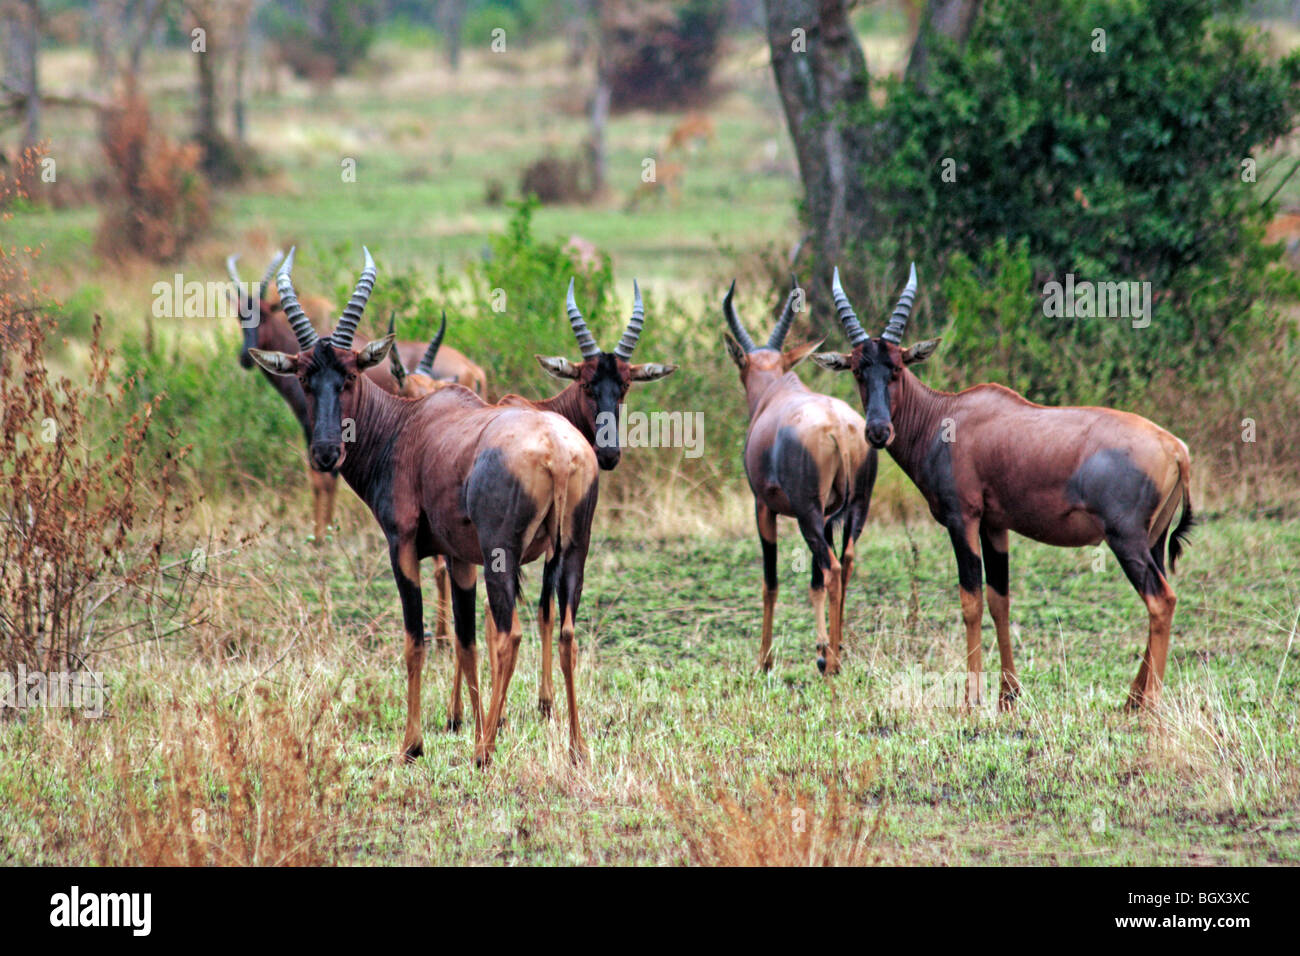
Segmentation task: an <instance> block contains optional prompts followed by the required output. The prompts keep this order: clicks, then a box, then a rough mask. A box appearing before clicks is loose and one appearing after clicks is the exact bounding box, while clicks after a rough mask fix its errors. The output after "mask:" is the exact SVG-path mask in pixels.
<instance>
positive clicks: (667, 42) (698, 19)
mask: <svg viewBox="0 0 1300 956" xmlns="http://www.w3.org/2000/svg"><path fill="white" fill-rule="evenodd" d="M726 14H727V8H726V4H725V3H723V2H722V0H685V2H681V0H676V2H670V0H649V2H647V0H609V2H606V3H603V4H602V5H601V15H600V46H601V55H602V57H603V58H604V59H605V62H606V64H607V73H608V76H609V84H610V107H611V109H613V110H614V111H615V112H618V111H625V110H634V109H650V110H666V111H674V110H680V109H682V108H684V107H689V106H697V105H699V104H701V103H703V102H705V101H706V100H707V99H708V98H709V96H710V94H711V93H712V89H711V86H710V77H711V76H712V73H713V67H714V66H715V65H716V64H717V61H718V50H719V47H720V45H721V43H722V28H723V26H724V24H725V22H726Z"/></svg>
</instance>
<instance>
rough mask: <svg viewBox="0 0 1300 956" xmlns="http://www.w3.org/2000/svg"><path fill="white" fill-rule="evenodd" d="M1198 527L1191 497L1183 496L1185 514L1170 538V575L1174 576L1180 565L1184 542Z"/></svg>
mask: <svg viewBox="0 0 1300 956" xmlns="http://www.w3.org/2000/svg"><path fill="white" fill-rule="evenodd" d="M1195 526H1196V516H1195V515H1194V514H1192V499H1191V496H1190V495H1187V494H1184V496H1183V513H1182V516H1181V517H1180V518H1179V519H1178V525H1177V526H1176V527H1175V528H1174V533H1173V535H1172V536H1171V537H1170V538H1169V573H1170V574H1173V573H1174V571H1175V570H1176V568H1177V565H1178V558H1179V556H1180V555H1181V554H1182V553H1183V542H1184V541H1186V540H1187V535H1188V533H1189V532H1190V531H1191V530H1192V528H1194V527H1195Z"/></svg>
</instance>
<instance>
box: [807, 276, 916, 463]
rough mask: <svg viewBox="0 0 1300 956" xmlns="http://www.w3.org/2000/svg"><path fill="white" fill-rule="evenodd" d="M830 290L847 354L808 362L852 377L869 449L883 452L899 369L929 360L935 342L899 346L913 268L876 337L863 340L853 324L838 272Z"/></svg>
mask: <svg viewBox="0 0 1300 956" xmlns="http://www.w3.org/2000/svg"><path fill="white" fill-rule="evenodd" d="M831 291H832V292H833V293H834V296H835V310H836V312H837V313H838V314H839V317H840V323H841V324H842V325H843V326H844V331H845V332H846V333H848V336H849V341H850V342H851V343H853V351H852V352H847V353H845V352H819V353H818V354H817V355H814V356H813V361H814V362H816V363H817V364H818V365H820V366H821V367H822V368H824V369H829V370H830V371H832V372H844V371H851V372H853V378H854V380H855V381H856V382H857V383H858V394H859V395H860V396H861V398H862V408H863V411H864V413H865V416H866V420H867V428H866V439H867V441H868V442H869V443H870V444H871V446H872V447H873V448H887V447H888V446H889V445H890V443H891V442H893V440H894V411H895V408H896V403H897V400H898V399H897V392H898V381H899V378H900V377H901V376H902V374H903V369H904V368H905V367H906V366H908V365H911V364H913V363H915V362H923V361H925V360H926V359H927V358H929V357H930V354H931V353H932V352H933V351H934V350H935V349H936V348H937V347H938V345H939V341H940V340H939V339H930V340H928V341H925V342H918V343H917V344H916V345H913V346H911V347H910V348H906V349H905V348H902V345H901V343H902V341H903V332H904V331H906V329H907V319H908V317H909V316H910V315H911V313H912V303H913V302H914V301H915V300H916V266H915V265H913V266H912V270H911V274H910V275H909V276H908V279H907V285H906V286H905V287H904V288H903V295H902V297H901V298H900V299H899V300H898V305H897V306H895V307H894V314H893V315H891V316H890V317H889V324H888V325H886V326H885V331H884V332H883V333H881V335H880V336H879V338H874V339H873V338H871V337H869V336H868V335H867V333H866V332H865V331H864V330H863V328H862V325H861V324H860V323H859V322H858V317H857V316H856V315H855V314H854V313H853V306H851V305H850V304H849V299H848V296H846V295H845V294H844V288H843V287H842V286H841V285H840V270H839V269H836V270H835V276H834V278H833V279H832V281H831Z"/></svg>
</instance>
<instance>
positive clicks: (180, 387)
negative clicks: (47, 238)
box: [116, 323, 304, 493]
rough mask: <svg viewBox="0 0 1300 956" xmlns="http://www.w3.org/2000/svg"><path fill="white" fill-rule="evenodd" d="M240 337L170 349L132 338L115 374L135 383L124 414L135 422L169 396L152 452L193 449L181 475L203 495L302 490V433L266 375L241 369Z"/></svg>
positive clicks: (168, 344) (151, 440) (156, 422)
mask: <svg viewBox="0 0 1300 956" xmlns="http://www.w3.org/2000/svg"><path fill="white" fill-rule="evenodd" d="M232 325H233V323H232ZM237 332H238V330H237V329H232V330H231V331H230V332H229V333H224V334H219V335H214V336H212V337H204V338H196V337H191V336H186V337H184V339H183V340H182V338H181V337H179V336H178V337H175V338H172V339H170V340H167V341H163V340H161V339H159V338H158V337H157V336H150V338H151V339H152V341H151V342H150V341H144V340H141V339H140V338H139V337H137V336H134V335H128V336H127V337H126V338H125V339H124V341H123V342H122V346H121V348H120V349H119V357H120V360H121V361H120V363H119V366H118V371H117V373H116V374H117V375H118V376H120V377H121V378H122V379H127V378H134V379H135V381H136V387H135V388H134V389H133V390H132V391H131V393H130V397H131V401H130V403H129V404H128V405H126V406H124V407H123V408H122V409H121V410H120V411H121V413H122V414H123V415H124V416H125V418H129V417H130V416H131V415H132V414H134V413H135V412H137V411H139V410H140V409H142V408H143V407H144V406H145V405H146V404H147V403H148V402H150V401H152V400H153V399H154V398H155V397H156V396H159V395H164V396H165V398H164V400H163V401H162V402H161V403H160V404H159V406H158V408H157V410H156V411H155V412H154V413H153V422H152V424H153V427H152V428H150V430H149V434H148V439H147V444H148V446H150V447H149V449H148V450H149V451H150V452H151V453H158V454H161V453H166V452H169V451H171V450H172V448H173V447H174V446H175V445H177V444H179V445H190V446H192V447H191V450H190V453H189V454H188V455H187V456H186V458H185V460H184V463H183V465H182V474H184V475H186V476H187V477H188V478H190V479H191V480H193V481H194V482H195V483H196V484H197V485H198V486H199V487H201V488H203V489H204V490H205V491H208V492H212V493H226V492H230V491H233V490H235V489H242V490H245V491H247V490H248V488H249V485H250V483H252V484H262V483H265V484H269V485H272V486H275V487H277V488H290V487H296V486H299V485H302V484H303V478H302V476H303V468H304V457H303V451H302V449H303V436H302V429H301V428H300V427H299V426H298V422H297V420H296V419H295V418H294V417H293V413H292V412H291V411H290V410H289V407H288V406H287V405H286V404H285V403H284V400H283V399H282V398H281V397H280V396H279V394H278V393H277V392H276V391H275V390H274V389H272V388H271V387H270V386H269V385H267V383H266V382H264V381H262V375H261V373H260V372H258V371H256V370H249V369H245V368H242V367H241V366H240V365H239V362H238V361H237V360H236V356H237V354H238V352H239V338H238V334H237ZM125 418H124V420H125ZM172 436H175V437H172Z"/></svg>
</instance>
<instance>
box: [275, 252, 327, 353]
mask: <svg viewBox="0 0 1300 956" xmlns="http://www.w3.org/2000/svg"><path fill="white" fill-rule="evenodd" d="M296 249H297V247H296V246H295V247H294V248H293V249H290V250H289V254H288V255H287V256H285V258H284V265H282V266H280V272H279V274H278V275H277V276H276V288H277V289H278V290H279V291H280V308H282V309H284V317H285V318H286V319H288V320H289V325H290V327H291V328H292V329H293V334H294V335H295V336H297V338H298V351H300V352H305V351H307V350H308V349H309V348H311V347H312V346H314V345H315V344H316V342H317V341H319V339H318V337H317V335H316V330H315V329H313V328H312V327H311V319H309V318H307V313H305V312H303V310H302V306H300V305H299V304H298V295H297V293H296V292H294V291H293V279H291V278H290V276H291V275H292V274H293V254H294V251H295V250H296Z"/></svg>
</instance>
